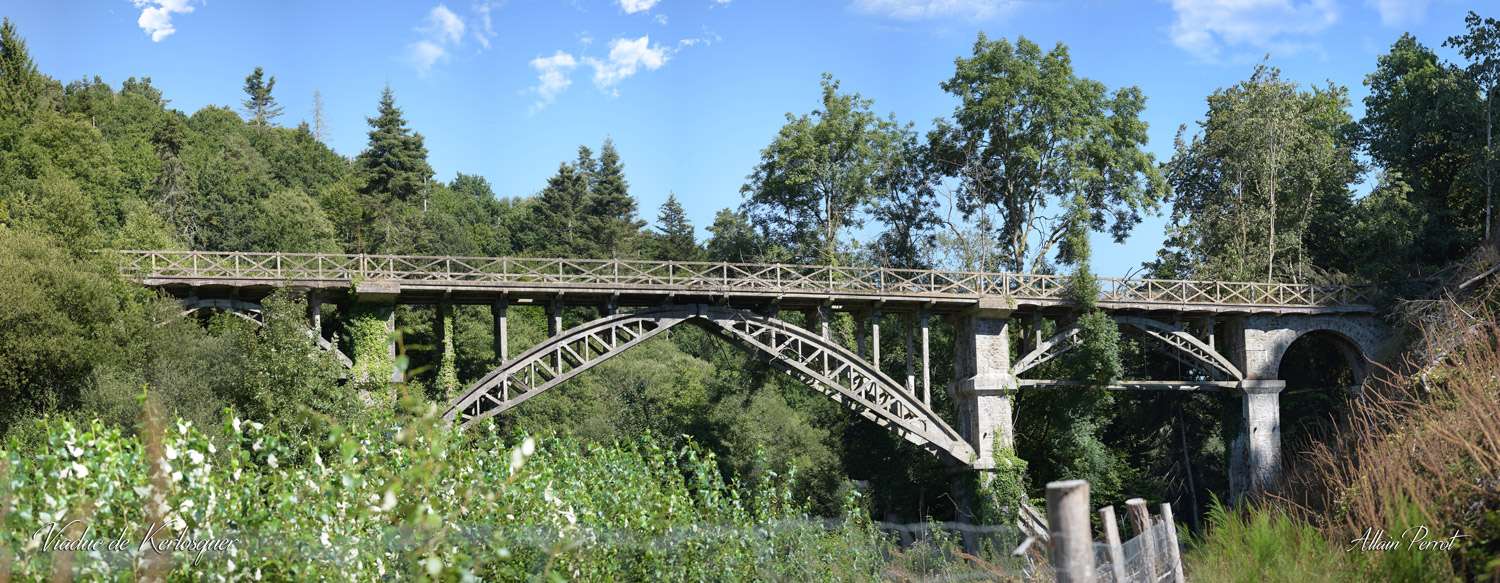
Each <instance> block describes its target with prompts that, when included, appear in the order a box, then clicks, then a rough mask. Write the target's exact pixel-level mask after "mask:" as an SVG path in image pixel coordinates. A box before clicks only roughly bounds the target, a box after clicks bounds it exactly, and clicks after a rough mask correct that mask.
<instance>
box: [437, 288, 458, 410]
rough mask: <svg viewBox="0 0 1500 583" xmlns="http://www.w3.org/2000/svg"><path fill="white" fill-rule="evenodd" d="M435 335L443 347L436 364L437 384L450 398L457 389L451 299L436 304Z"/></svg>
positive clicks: (456, 365)
mask: <svg viewBox="0 0 1500 583" xmlns="http://www.w3.org/2000/svg"><path fill="white" fill-rule="evenodd" d="M436 324H437V326H436V328H437V336H438V340H439V344H440V345H441V346H442V347H443V359H442V361H440V362H439V364H438V384H439V385H441V387H442V389H443V394H444V395H446V396H447V398H449V399H452V398H453V396H454V395H455V394H456V393H457V391H458V388H459V387H458V363H457V360H456V357H455V356H454V354H453V301H452V300H449V299H447V298H444V299H443V300H442V301H440V302H438V304H437V322H436Z"/></svg>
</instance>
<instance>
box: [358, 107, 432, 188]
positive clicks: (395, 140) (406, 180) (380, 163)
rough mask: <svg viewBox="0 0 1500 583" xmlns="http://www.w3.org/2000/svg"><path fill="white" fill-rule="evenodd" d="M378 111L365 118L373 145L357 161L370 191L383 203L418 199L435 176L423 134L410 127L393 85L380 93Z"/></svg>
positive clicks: (361, 153)
mask: <svg viewBox="0 0 1500 583" xmlns="http://www.w3.org/2000/svg"><path fill="white" fill-rule="evenodd" d="M378 111H379V115H376V116H375V117H367V118H365V121H366V122H368V123H369V124H370V133H369V136H370V144H369V147H367V148H366V149H365V151H363V152H360V154H359V156H358V157H357V158H355V163H356V165H358V166H359V167H360V168H361V169H362V170H363V171H364V173H365V175H366V176H365V181H366V189H367V192H369V193H372V194H377V195H379V196H380V197H381V199H382V200H399V201H408V200H412V199H415V198H416V197H417V196H418V195H420V194H421V193H422V189H423V186H425V185H426V183H427V181H428V180H429V179H431V178H432V174H433V172H432V166H430V165H428V164H427V147H426V146H424V145H423V143H422V142H423V139H422V134H420V133H414V132H412V131H411V129H410V128H407V127H406V120H405V119H403V118H402V117H401V109H400V108H398V107H396V96H395V94H393V93H391V86H390V84H389V83H387V84H386V86H385V90H384V91H382V92H381V93H380V108H379V110H378Z"/></svg>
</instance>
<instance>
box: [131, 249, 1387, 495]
mask: <svg viewBox="0 0 1500 583" xmlns="http://www.w3.org/2000/svg"><path fill="white" fill-rule="evenodd" d="M119 255H120V259H121V269H122V270H123V271H124V272H125V273H126V274H127V275H128V276H129V277H132V278H134V279H135V280H136V281H138V282H140V283H142V284H144V285H147V286H152V287H156V288H159V289H162V290H164V291H165V292H166V293H169V294H171V295H173V296H175V297H178V298H181V299H182V301H183V303H184V305H185V306H186V307H187V308H189V309H197V308H201V307H218V308H226V307H227V309H237V310H241V311H250V312H254V311H256V310H258V304H257V303H256V302H258V301H260V299H261V298H263V297H264V296H266V295H267V294H269V293H270V292H271V290H273V289H274V288H276V287H278V286H291V287H293V288H294V289H300V290H303V291H305V292H306V295H307V297H308V298H309V305H310V308H309V311H310V316H311V317H312V318H313V323H312V329H313V330H319V329H320V324H319V322H318V319H319V318H320V317H321V316H320V314H321V309H320V306H321V304H322V303H323V302H328V301H345V300H349V301H354V302H359V303H372V304H377V305H382V306H394V305H395V304H398V303H399V304H433V305H438V306H442V307H440V309H439V313H440V314H441V315H442V318H444V319H445V320H446V319H447V318H450V317H451V314H450V313H449V309H448V308H447V307H446V306H451V305H453V304H469V305H486V306H489V307H490V308H491V310H492V313H493V315H494V326H495V335H494V337H495V342H496V349H497V350H496V353H497V354H502V355H504V354H509V343H508V334H507V324H506V322H507V310H508V309H509V307H511V306H527V305H529V306H540V307H542V308H543V309H544V310H545V311H546V313H547V316H548V324H549V338H548V339H547V340H545V341H543V342H541V343H539V344H537V345H536V346H534V347H532V348H531V349H529V350H527V351H525V352H524V353H522V354H521V355H519V356H517V357H515V358H511V359H509V360H507V361H505V362H504V363H502V364H500V366H498V367H497V368H495V369H494V370H492V371H491V372H490V373H489V374H487V375H485V376H484V377H483V378H481V379H480V380H478V381H477V382H475V383H474V384H473V385H471V386H469V387H468V388H467V389H466V390H464V391H462V392H461V393H460V394H459V395H458V396H457V397H456V398H455V399H454V400H453V401H452V402H451V403H450V404H449V406H448V409H447V411H446V416H447V417H448V418H449V419H451V420H453V421H455V422H458V423H462V424H465V425H469V424H473V423H477V422H479V421H481V420H483V419H486V418H489V417H491V416H494V415H496V414H499V413H502V412H504V411H506V410H508V409H510V408H511V407H515V406H517V405H519V404H521V403H522V402H524V401H526V400H527V399H529V398H531V397H532V396H535V395H537V394H540V393H541V392H543V391H546V390H547V389H550V388H552V387H554V386H557V385H558V384H560V383H562V382H563V381H566V380H567V379H568V378H571V377H572V376H574V375H577V374H579V373H581V372H583V371H585V370H588V369H589V368H591V367H593V366H595V365H597V364H599V363H600V362H603V361H605V360H607V359H609V358H610V357H612V356H614V355H616V354H620V353H621V352H623V351H625V350H628V349H629V348H630V347H631V346H634V345H636V344H638V343H640V342H642V341H644V340H646V339H647V338H650V337H652V336H654V335H656V334H659V333H661V332H663V331H666V330H668V329H670V328H672V327H673V326H677V325H679V324H690V325H694V326H698V327H700V328H703V329H704V330H707V331H708V332H709V333H711V334H713V335H715V336H717V337H719V338H721V339H723V340H725V341H726V342H728V343H729V344H731V345H733V346H736V347H738V348H741V349H743V350H745V351H747V352H749V353H751V354H753V355H755V356H756V357H758V358H760V359H761V360H763V361H765V362H767V363H768V364H770V365H771V366H772V367H775V368H777V369H779V370H781V371H784V372H786V373H787V374H789V375H791V376H792V377H794V378H796V379H798V380H799V381H801V382H803V383H806V384H807V385H808V386H810V387H812V388H814V389H816V390H818V391H820V392H821V393H823V394H825V395H827V396H828V397H829V398H831V399H833V400H834V401H836V402H838V403H840V404H841V405H843V406H845V407H847V408H849V409H850V410H852V411H854V412H855V413H858V414H859V415H861V416H863V417H865V418H867V419H870V420H871V421H873V422H875V423H877V424H879V425H881V426H883V427H886V428H887V429H889V430H891V431H893V432H895V433H897V434H899V435H901V436H902V437H904V438H905V439H907V440H909V441H911V442H912V443H914V444H917V445H918V446H920V447H922V448H924V449H926V450H927V451H930V452H932V453H933V454H934V455H936V456H938V457H940V458H942V459H945V460H947V461H949V462H950V463H953V464H955V465H962V466H967V467H969V468H972V469H979V470H983V469H989V468H993V467H994V459H995V458H994V454H995V448H997V447H999V448H1008V447H1011V445H1012V443H1013V440H1014V431H1013V419H1012V414H1011V399H1012V397H1013V395H1014V394H1015V393H1016V391H1018V390H1032V389H1053V390H1058V389H1064V390H1065V389H1067V388H1068V387H1069V386H1074V385H1077V384H1079V383H1077V382H1074V381H1069V380H1066V379H1037V378H1031V376H1032V375H1031V374H1029V373H1031V372H1032V371H1034V370H1036V369H1037V367H1038V366H1039V365H1041V364H1043V363H1045V362H1047V361H1049V360H1052V359H1054V358H1057V357H1058V356H1060V355H1062V354H1064V353H1066V352H1067V351H1068V350H1069V349H1071V348H1073V347H1075V346H1078V345H1079V344H1080V343H1081V341H1082V337H1081V336H1080V334H1079V332H1078V329H1077V328H1076V327H1075V326H1074V319H1075V316H1076V314H1075V312H1076V303H1075V302H1074V301H1073V300H1072V299H1070V298H1071V295H1070V291H1069V289H1068V285H1067V281H1068V278H1067V277H1066V276H1054V275H1034V274H1010V273H974V272H961V271H941V270H903V269H886V268H875V267H835V266H804V265H770V264H738V263H693V262H655V261H634V260H575V259H526V258H479V257H410V256H388V255H327V254H292V253H212V252H168V251H121V252H119ZM1098 283H1099V289H1100V291H1099V296H1098V298H1097V299H1098V306H1099V307H1100V308H1101V309H1102V310H1104V311H1106V312H1107V313H1109V314H1110V315H1111V316H1112V317H1113V318H1114V319H1115V321H1116V322H1117V323H1118V324H1119V325H1120V326H1121V328H1122V330H1125V331H1127V332H1130V333H1132V334H1134V335H1136V336H1137V337H1138V338H1140V339H1141V340H1142V341H1143V343H1144V345H1145V346H1147V347H1149V348H1151V349H1152V350H1155V351H1158V352H1160V353H1162V354H1165V355H1168V356H1170V357H1172V358H1174V359H1176V360H1178V361H1179V362H1181V363H1183V364H1184V365H1186V366H1187V370H1188V371H1189V372H1188V373H1187V374H1186V375H1185V377H1186V378H1178V379H1166V380H1145V379H1142V380H1130V381H1123V382H1121V383H1120V384H1118V385H1115V386H1111V387H1107V388H1108V389H1111V390H1168V391H1218V392H1223V393H1226V394H1227V395H1230V396H1232V397H1234V398H1238V399H1240V400H1241V401H1242V404H1243V406H1242V423H1241V438H1240V439H1239V440H1237V441H1236V443H1235V444H1234V446H1233V448H1234V450H1235V452H1234V455H1232V456H1231V459H1232V463H1231V465H1232V467H1234V468H1235V470H1234V472H1233V473H1234V474H1235V476H1234V479H1232V480H1231V482H1232V484H1233V485H1234V489H1235V490H1236V492H1242V491H1246V490H1258V489H1261V488H1263V487H1264V486H1265V485H1266V484H1268V483H1269V481H1270V480H1272V479H1274V478H1275V477H1276V475H1277V473H1278V472H1279V468H1280V456H1281V445H1280V444H1281V438H1280V420H1279V419H1280V412H1279V404H1278V396H1279V393H1280V392H1281V390H1282V389H1284V388H1285V387H1286V383H1285V381H1283V380H1281V379H1279V378H1278V375H1279V368H1280V362H1281V359H1282V357H1283V355H1284V354H1285V353H1286V350H1287V348H1288V347H1289V346H1290V345H1291V343H1292V342H1293V341H1294V340H1296V339H1298V338H1299V337H1301V336H1303V335H1306V334H1318V335H1320V336H1323V337H1324V338H1326V339H1328V340H1330V341H1332V342H1333V344H1334V345H1335V346H1337V347H1338V348H1339V350H1340V351H1341V352H1342V353H1343V354H1344V356H1345V358H1346V359H1347V361H1348V364H1349V366H1350V368H1351V369H1352V370H1353V371H1354V376H1355V382H1356V384H1359V383H1361V382H1362V381H1363V380H1364V378H1365V377H1366V376H1367V375H1368V374H1369V370H1370V362H1371V360H1370V359H1371V357H1373V356H1374V355H1375V353H1376V351H1377V350H1379V349H1380V348H1381V347H1382V345H1383V344H1384V341H1385V336H1386V334H1387V332H1386V330H1385V328H1384V326H1383V325H1382V324H1381V322H1380V321H1379V319H1378V318H1376V317H1375V314H1374V311H1375V309H1374V307H1373V306H1372V301H1373V292H1374V288H1373V287H1372V286H1369V285H1335V286H1322V285H1308V284H1284V283H1249V282H1214V281H1172V280H1154V279H1116V278H1100V279H1099V280H1098ZM578 306H587V307H593V308H596V309H597V311H598V314H599V317H598V319H595V320H593V321H590V322H586V323H584V324H581V325H579V326H576V327H574V328H572V329H568V330H564V329H562V310H563V308H565V307H578ZM788 311H795V312H800V313H802V314H803V316H804V317H803V318H802V321H803V322H804V323H805V324H803V325H802V326H798V325H793V324H792V323H789V322H788V321H786V320H784V319H782V318H780V317H779V316H780V315H781V314H783V313H785V312H788ZM836 312H846V313H849V314H851V315H852V316H853V320H854V322H855V329H856V333H855V336H856V346H854V347H853V348H852V349H851V348H850V347H846V346H843V345H841V344H839V343H838V342H836V341H835V339H834V338H833V337H832V336H831V334H830V322H831V320H832V318H833V314H834V313H836ZM388 313H393V311H390V312H388ZM932 318H942V319H945V320H947V321H948V322H950V323H951V324H952V325H953V327H954V330H955V332H956V339H955V343H956V345H955V347H954V348H955V351H956V354H957V356H956V359H955V365H954V366H955V370H954V372H955V375H954V378H955V379H957V380H956V381H955V382H953V383H952V384H950V385H949V386H948V387H946V390H947V391H948V394H949V395H951V396H952V399H953V401H954V403H955V404H956V406H957V408H958V410H957V415H956V417H957V419H958V421H959V423H958V427H957V428H954V427H951V426H949V425H948V424H947V423H946V422H945V421H944V420H943V419H942V417H940V416H939V415H937V414H936V412H935V411H933V410H932V386H931V384H932V383H931V370H930V367H929V366H928V363H929V362H930V359H929V355H930V349H931V345H930V336H929V327H930V323H931V320H932ZM388 322H390V323H391V324H388V325H393V319H389V318H388ZM891 326H895V332H896V333H897V334H901V335H903V337H904V339H905V350H904V359H905V362H906V367H905V378H904V379H901V378H894V377H892V376H890V375H888V374H887V373H886V372H884V371H883V370H882V369H881V368H880V366H879V364H878V363H880V362H881V355H880V350H881V342H880V338H881V334H882V333H883V331H886V330H890V329H891V328H890V327H891ZM440 328H441V327H440ZM1013 339H1014V341H1016V342H1018V346H1016V347H1015V348H1016V350H1015V351H1014V352H1015V354H1016V355H1018V356H1017V358H1016V359H1015V361H1014V362H1012V358H1011V355H1012V346H1011V343H1012V341H1013ZM318 340H319V341H320V342H322V343H323V345H324V346H325V347H331V345H330V344H329V343H328V342H327V341H326V340H324V339H323V338H322V337H321V335H318ZM445 344H446V345H447V346H448V350H451V342H450V343H445ZM360 358H361V355H358V354H356V355H354V360H356V361H358V360H359V359H360Z"/></svg>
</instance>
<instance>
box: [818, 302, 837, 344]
mask: <svg viewBox="0 0 1500 583" xmlns="http://www.w3.org/2000/svg"><path fill="white" fill-rule="evenodd" d="M832 323H833V307H832V306H828V305H822V306H818V334H821V335H822V336H823V339H824V340H828V339H829V338H832V334H831V333H830V332H829V329H828V326H829V325H830V324H832Z"/></svg>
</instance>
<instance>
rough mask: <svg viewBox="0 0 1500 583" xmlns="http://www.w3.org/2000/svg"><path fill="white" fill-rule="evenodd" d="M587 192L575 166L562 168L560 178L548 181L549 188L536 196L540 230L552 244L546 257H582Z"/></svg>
mask: <svg viewBox="0 0 1500 583" xmlns="http://www.w3.org/2000/svg"><path fill="white" fill-rule="evenodd" d="M587 198H588V190H587V188H586V181H585V180H584V177H583V175H582V174H580V173H579V172H578V171H577V169H576V168H575V167H574V166H573V165H572V164H566V163H564V164H560V165H559V166H558V168H557V175H555V176H553V177H552V178H548V179H547V187H546V188H543V189H542V192H541V194H539V195H538V196H537V207H536V214H537V218H538V221H537V222H538V225H537V227H538V230H540V231H541V232H543V233H547V236H548V238H549V239H550V242H549V243H548V244H547V248H546V253H547V254H548V255H551V256H554V257H583V256H586V253H587V245H586V243H585V242H584V241H583V237H582V236H581V234H582V232H583V231H584V229H585V226H584V224H583V220H582V219H583V216H582V215H583V208H584V203H585V202H587V200H586V199H587Z"/></svg>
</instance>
